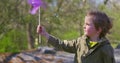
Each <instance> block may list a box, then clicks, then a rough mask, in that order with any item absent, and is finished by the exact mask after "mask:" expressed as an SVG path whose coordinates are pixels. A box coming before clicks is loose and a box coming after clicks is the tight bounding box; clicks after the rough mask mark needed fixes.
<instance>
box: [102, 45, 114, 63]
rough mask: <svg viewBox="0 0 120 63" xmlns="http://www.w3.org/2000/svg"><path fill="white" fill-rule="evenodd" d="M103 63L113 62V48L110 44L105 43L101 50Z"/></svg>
mask: <svg viewBox="0 0 120 63" xmlns="http://www.w3.org/2000/svg"><path fill="white" fill-rule="evenodd" d="M102 59H103V63H115V58H114V50H113V48H112V46H110V45H106V46H105V47H104V49H103V50H102Z"/></svg>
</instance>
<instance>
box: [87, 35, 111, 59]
mask: <svg viewBox="0 0 120 63" xmlns="http://www.w3.org/2000/svg"><path fill="white" fill-rule="evenodd" d="M87 41H88V40H87V37H86V42H87ZM106 44H110V43H109V41H108V40H107V38H105V37H103V38H101V39H100V40H99V41H98V44H97V45H95V46H94V47H93V48H90V49H89V50H88V53H87V54H86V57H87V56H89V55H90V54H91V53H92V52H94V51H95V50H97V49H98V48H100V47H101V46H104V45H106Z"/></svg>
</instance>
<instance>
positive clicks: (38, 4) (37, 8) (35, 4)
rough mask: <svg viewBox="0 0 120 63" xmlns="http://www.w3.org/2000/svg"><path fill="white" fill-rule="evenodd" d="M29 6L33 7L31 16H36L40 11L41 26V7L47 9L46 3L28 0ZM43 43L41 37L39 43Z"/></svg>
mask: <svg viewBox="0 0 120 63" xmlns="http://www.w3.org/2000/svg"><path fill="white" fill-rule="evenodd" d="M28 4H29V5H31V7H32V9H31V10H30V14H32V15H35V14H36V13H37V12H38V11H39V13H38V14H39V19H38V20H39V25H40V7H42V8H45V7H46V5H45V2H43V1H42V0H28ZM40 41H41V39H40V36H39V42H40Z"/></svg>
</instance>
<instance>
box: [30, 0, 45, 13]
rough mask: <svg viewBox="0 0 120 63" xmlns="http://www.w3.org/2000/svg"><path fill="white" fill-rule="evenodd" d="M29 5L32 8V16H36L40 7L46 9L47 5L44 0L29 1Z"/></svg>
mask: <svg viewBox="0 0 120 63" xmlns="http://www.w3.org/2000/svg"><path fill="white" fill-rule="evenodd" d="M28 4H30V5H31V6H32V10H31V11H30V13H31V14H36V12H37V10H38V9H39V7H43V8H44V7H45V3H44V2H43V1H42V0H28Z"/></svg>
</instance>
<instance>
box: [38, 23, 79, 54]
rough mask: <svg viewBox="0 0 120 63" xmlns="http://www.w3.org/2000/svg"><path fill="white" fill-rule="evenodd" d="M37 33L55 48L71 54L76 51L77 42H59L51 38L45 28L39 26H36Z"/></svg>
mask: <svg viewBox="0 0 120 63" xmlns="http://www.w3.org/2000/svg"><path fill="white" fill-rule="evenodd" d="M37 33H39V34H41V35H42V36H44V37H45V38H46V39H48V43H50V44H51V45H53V46H54V47H55V48H58V49H63V50H65V51H67V52H71V53H74V52H75V51H76V43H77V40H72V41H67V40H65V41H61V40H59V39H57V38H55V37H53V36H51V35H50V34H49V33H47V32H46V30H45V28H44V27H42V26H40V25H38V27H37Z"/></svg>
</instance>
